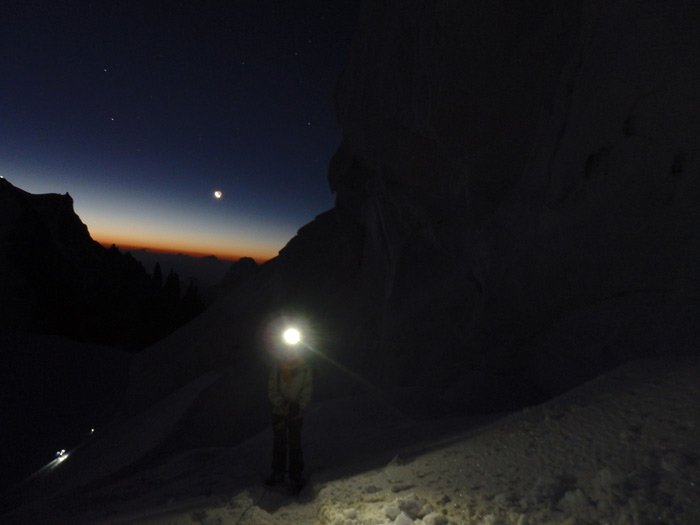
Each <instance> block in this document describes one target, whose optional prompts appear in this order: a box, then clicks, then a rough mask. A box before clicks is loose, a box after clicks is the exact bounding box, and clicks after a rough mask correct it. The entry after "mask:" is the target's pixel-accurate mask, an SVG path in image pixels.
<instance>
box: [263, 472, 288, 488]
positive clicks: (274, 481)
mask: <svg viewBox="0 0 700 525" xmlns="http://www.w3.org/2000/svg"><path fill="white" fill-rule="evenodd" d="M282 483H284V472H275V471H273V472H272V474H270V476H269V477H267V479H265V485H267V486H268V487H273V486H275V485H281V484H282Z"/></svg>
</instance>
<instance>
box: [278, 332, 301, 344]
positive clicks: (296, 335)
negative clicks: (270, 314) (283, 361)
mask: <svg viewBox="0 0 700 525" xmlns="http://www.w3.org/2000/svg"><path fill="white" fill-rule="evenodd" d="M282 340H283V341H284V342H285V343H286V344H287V345H289V346H296V345H297V344H299V342H300V341H301V332H299V330H297V329H296V328H287V329H286V330H285V331H284V332H283V333H282Z"/></svg>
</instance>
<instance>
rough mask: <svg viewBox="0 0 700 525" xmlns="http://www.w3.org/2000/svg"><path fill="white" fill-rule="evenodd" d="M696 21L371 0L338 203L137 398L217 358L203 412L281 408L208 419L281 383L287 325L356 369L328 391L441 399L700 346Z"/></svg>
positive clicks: (140, 382) (517, 4)
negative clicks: (276, 347) (277, 345)
mask: <svg viewBox="0 0 700 525" xmlns="http://www.w3.org/2000/svg"><path fill="white" fill-rule="evenodd" d="M535 4H536V5H535ZM698 19H700V5H698V4H697V3H694V2H685V1H680V0H678V1H672V2H665V3H663V5H662V4H660V3H658V2H655V1H651V0H649V1H645V0H642V1H640V0H635V1H631V0H615V1H602V0H601V1H597V0H580V1H567V2H559V1H554V0H552V1H543V2H536V3H533V2H529V1H525V0H514V1H513V0H508V1H506V0H496V1H493V0H477V1H474V2H468V3H465V2H450V1H447V0H434V1H427V0H422V1H419V0H406V1H404V0H402V1H399V0H384V1H367V2H364V4H363V7H362V14H361V16H360V21H359V29H358V35H357V39H356V42H355V44H354V47H353V49H352V52H351V56H350V60H349V63H348V65H347V68H346V70H345V72H344V73H343V75H342V77H341V79H340V81H339V84H338V88H337V93H336V106H337V114H338V120H339V123H340V126H341V128H342V131H343V141H342V144H341V145H340V147H339V149H338V151H337V153H336V154H335V156H334V158H333V159H332V161H331V163H330V168H329V182H330V186H331V189H332V190H333V191H334V192H335V193H336V195H337V201H336V206H335V208H334V209H333V210H331V211H329V212H327V213H325V214H322V215H321V216H319V217H318V218H317V219H316V220H315V221H313V222H312V223H310V224H309V225H307V226H305V227H304V228H302V229H301V230H300V231H299V233H298V235H297V236H296V237H295V238H294V239H293V240H292V241H291V242H290V243H289V245H288V246H287V247H286V248H285V249H284V250H282V252H281V253H280V255H279V257H277V258H276V259H275V260H273V261H271V262H269V263H268V264H265V265H264V266H263V267H262V268H261V269H260V270H259V271H258V272H255V273H254V274H252V275H251V277H250V279H247V280H246V281H245V282H244V283H239V284H238V285H237V287H236V290H235V291H234V292H233V293H232V294H231V295H230V296H229V297H227V298H226V299H225V300H223V301H221V302H220V303H219V304H218V305H215V306H214V307H212V309H211V310H210V311H209V312H208V313H207V314H205V315H204V316H202V317H201V318H199V319H198V320H197V321H196V322H195V323H191V324H190V325H188V326H186V327H185V328H183V329H182V330H180V331H179V332H176V333H175V334H173V336H171V337H170V338H168V339H166V340H165V341H162V342H161V343H159V344H158V345H156V346H154V347H153V348H152V349H151V350H149V351H148V352H146V353H145V354H144V355H142V356H140V357H139V358H138V360H137V363H136V366H135V367H134V369H133V370H132V387H131V389H130V399H129V402H128V403H127V404H128V405H129V406H130V407H131V409H132V410H138V407H139V406H140V405H143V404H148V403H152V402H155V401H156V400H157V399H160V398H162V397H163V396H164V395H167V394H168V393H169V392H172V391H174V390H176V389H177V388H179V387H182V386H183V385H185V384H187V383H188V382H190V381H193V380H194V379H196V378H197V377H200V376H201V375H202V374H204V373H206V372H207V371H209V370H212V369H216V370H219V371H221V372H222V374H223V376H222V377H223V379H221V382H220V383H219V384H220V387H218V390H217V388H214V389H212V390H211V395H210V397H209V398H208V399H206V400H205V399H204V398H202V400H201V403H200V404H199V405H198V407H197V414H198V415H197V416H196V417H198V418H200V420H201V419H202V418H205V417H210V420H212V421H213V420H218V419H219V418H225V417H228V418H230V419H231V420H232V421H233V420H236V418H237V417H239V418H243V417H244V416H245V417H248V415H249V413H250V412H251V411H257V410H264V403H265V400H264V395H263V396H261V398H260V399H257V398H256V399H255V400H254V399H253V398H252V397H251V398H248V399H247V400H246V401H247V407H246V408H245V409H244V408H240V407H238V408H235V407H232V405H231V404H229V405H227V406H226V407H225V408H223V407H222V408H221V410H220V412H216V411H214V410H212V411H211V412H210V414H212V415H211V416H205V415H204V414H206V413H207V409H205V408H206V406H215V405H216V404H217V403H219V402H218V401H217V399H218V397H219V396H221V395H222V393H223V392H226V391H228V390H226V388H229V387H226V386H225V385H233V384H234V382H235V381H236V379H235V378H240V377H255V374H260V377H262V378H264V371H263V369H262V367H261V366H259V365H260V362H261V361H263V359H260V358H259V356H260V355H261V354H264V353H265V350H266V349H268V348H269V346H270V341H271V339H269V337H267V336H266V335H265V334H266V331H265V330H266V327H267V326H268V325H269V321H270V319H273V318H277V317H281V318H285V316H291V317H292V318H298V317H300V318H304V319H306V320H307V322H308V323H309V325H310V326H313V327H314V328H315V332H316V333H315V339H314V341H315V345H316V346H315V347H316V348H318V349H320V350H322V353H323V354H324V356H326V357H329V358H331V359H333V360H335V362H336V363H340V364H342V366H343V367H344V368H345V371H341V372H338V368H337V367H335V368H334V367H331V366H329V367H328V368H327V369H326V370H325V372H327V373H324V372H321V373H319V374H317V375H318V381H319V383H320V386H319V389H318V390H317V392H318V394H317V395H319V396H324V395H334V394H336V393H338V392H340V391H341V390H342V389H343V388H344V387H341V386H338V385H341V383H342V378H344V377H348V376H349V375H351V374H348V373H347V370H348V369H349V370H350V371H352V372H353V373H356V375H359V376H361V378H362V380H363V381H365V383H369V384H372V385H375V386H380V387H382V388H384V389H385V390H386V391H393V392H397V393H398V394H397V395H400V396H408V397H407V398H404V399H406V400H408V401H411V403H410V406H419V404H420V403H419V401H420V400H424V401H425V402H426V406H427V407H429V408H431V409H433V410H435V409H440V408H441V407H445V406H447V407H449V409H450V410H451V409H455V410H458V409H459V407H460V406H462V407H469V409H470V410H471V409H473V410H479V409H480V408H481V409H485V410H488V409H492V408H498V407H494V406H492V405H491V400H493V399H499V400H500V401H499V403H498V405H499V407H500V408H503V406H507V405H508V403H509V402H511V403H525V402H527V401H528V400H529V399H531V397H529V396H532V395H536V394H537V392H541V393H544V394H555V393H557V392H560V391H562V390H565V389H568V388H571V387H572V386H574V385H575V384H578V383H580V382H582V381H584V380H585V379H587V378H590V377H592V376H594V375H595V374H597V373H599V372H600V371H602V370H604V369H606V368H609V367H611V366H614V365H615V364H618V363H620V362H622V361H624V360H626V359H629V358H632V357H640V356H644V355H654V354H668V353H685V352H696V351H697V350H696V348H697V341H698V340H699V337H700V333H699V332H700V328H699V327H700V325H699V324H698V323H697V322H695V320H696V319H698V318H699V317H698V316H699V315H700V306H699V305H700V303H698V301H697V299H696V298H697V297H698V294H699V293H700V290H699V283H698V278H697V275H696V274H697V271H696V268H697V267H698V263H699V262H700V243H699V239H698V235H699V234H700V213H699V212H698V210H699V209H700V208H698V206H697V202H698V198H700V156H699V153H700V143H699V141H700V111H699V110H700V55H698V54H697V53H695V50H696V49H700V33H698V32H697V31H695V28H694V25H693V21H694V20H698ZM290 312H291V313H290ZM261 334H262V335H261ZM266 337H267V338H266ZM166 356H167V359H170V360H172V362H174V363H177V364H176V365H170V366H169V367H164V366H163V363H165V362H166ZM319 362H320V363H325V361H319ZM330 378H332V379H330ZM262 382H264V379H262V380H261V381H260V382H259V383H255V381H252V380H250V381H248V382H247V383H246V384H245V385H243V384H241V383H240V382H239V383H237V384H236V388H235V389H234V387H233V386H230V388H231V390H230V392H231V393H232V392H233V391H234V390H235V391H236V392H237V394H236V395H239V396H241V397H243V396H244V395H246V394H244V393H241V392H258V391H263V389H264V387H263V386H262ZM356 383H357V382H356ZM355 387H357V384H355ZM348 388H353V387H352V386H348ZM426 388H428V389H429V390H433V392H435V397H434V398H432V399H430V396H429V395H427V394H426ZM256 389H259V390H256ZM415 391H420V396H414V397H411V396H413V395H414V394H412V392H415ZM480 392H488V394H484V395H483V396H482V399H479V393H480ZM207 395H209V394H207ZM426 395H427V396H428V397H426ZM464 397H469V399H468V402H464V399H463V398H464ZM426 399H427V401H426ZM407 404H408V403H407ZM193 413H194V411H193ZM256 413H257V412H256ZM193 417H195V416H193ZM242 420H243V419H239V421H242ZM247 421H249V420H247ZM198 422H199V423H200V424H201V421H198ZM231 426H234V425H233V423H232V424H231ZM188 428H196V426H195V425H189V426H188ZM226 432H229V434H226ZM232 433H235V431H234V430H231V429H229V430H227V431H224V430H221V433H220V434H219V435H221V436H223V435H228V436H231V435H233V434H232ZM213 435H214V432H210V433H209V435H208V437H206V438H202V439H213V438H211V436H213Z"/></svg>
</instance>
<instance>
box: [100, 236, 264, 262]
mask: <svg viewBox="0 0 700 525" xmlns="http://www.w3.org/2000/svg"><path fill="white" fill-rule="evenodd" d="M93 238H94V240H95V241H97V242H98V243H100V244H101V245H102V246H104V247H105V248H109V247H111V246H112V245H113V244H114V245H116V246H117V248H119V249H120V250H121V251H131V250H147V251H149V252H152V253H164V254H171V255H177V254H181V255H189V256H190V257H207V256H210V255H213V256H215V257H216V258H217V259H222V260H226V261H233V262H235V261H238V260H239V259H240V258H241V257H250V258H252V259H254V260H255V262H256V263H258V264H262V263H264V262H267V261H269V260H270V259H272V258H274V257H276V256H277V254H276V253H274V254H273V253H266V252H256V251H255V250H246V251H245V252H244V253H237V252H233V251H221V250H216V251H207V250H206V249H203V248H202V247H200V248H199V249H192V248H187V247H185V246H179V247H177V246H161V245H157V244H155V243H147V244H140V243H134V242H133V241H127V240H125V239H116V238H109V239H107V238H104V237H101V236H100V237H97V236H95V237H93ZM241 252H243V250H241Z"/></svg>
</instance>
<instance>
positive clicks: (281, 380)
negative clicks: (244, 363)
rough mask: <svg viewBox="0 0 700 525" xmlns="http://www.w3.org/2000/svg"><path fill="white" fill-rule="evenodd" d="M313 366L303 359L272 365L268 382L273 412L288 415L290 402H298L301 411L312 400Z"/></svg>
mask: <svg viewBox="0 0 700 525" xmlns="http://www.w3.org/2000/svg"><path fill="white" fill-rule="evenodd" d="M311 389H312V377H311V367H310V366H309V365H308V364H306V363H304V362H303V361H301V360H300V361H293V362H287V363H285V362H282V363H278V364H277V365H275V366H273V367H272V370H270V378H269V380H268V383H267V390H268V397H269V398H270V403H272V413H273V414H277V415H285V416H286V415H287V412H288V409H289V404H290V403H297V404H298V405H299V409H300V411H302V410H304V408H305V407H306V405H308V404H309V401H310V400H311Z"/></svg>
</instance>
